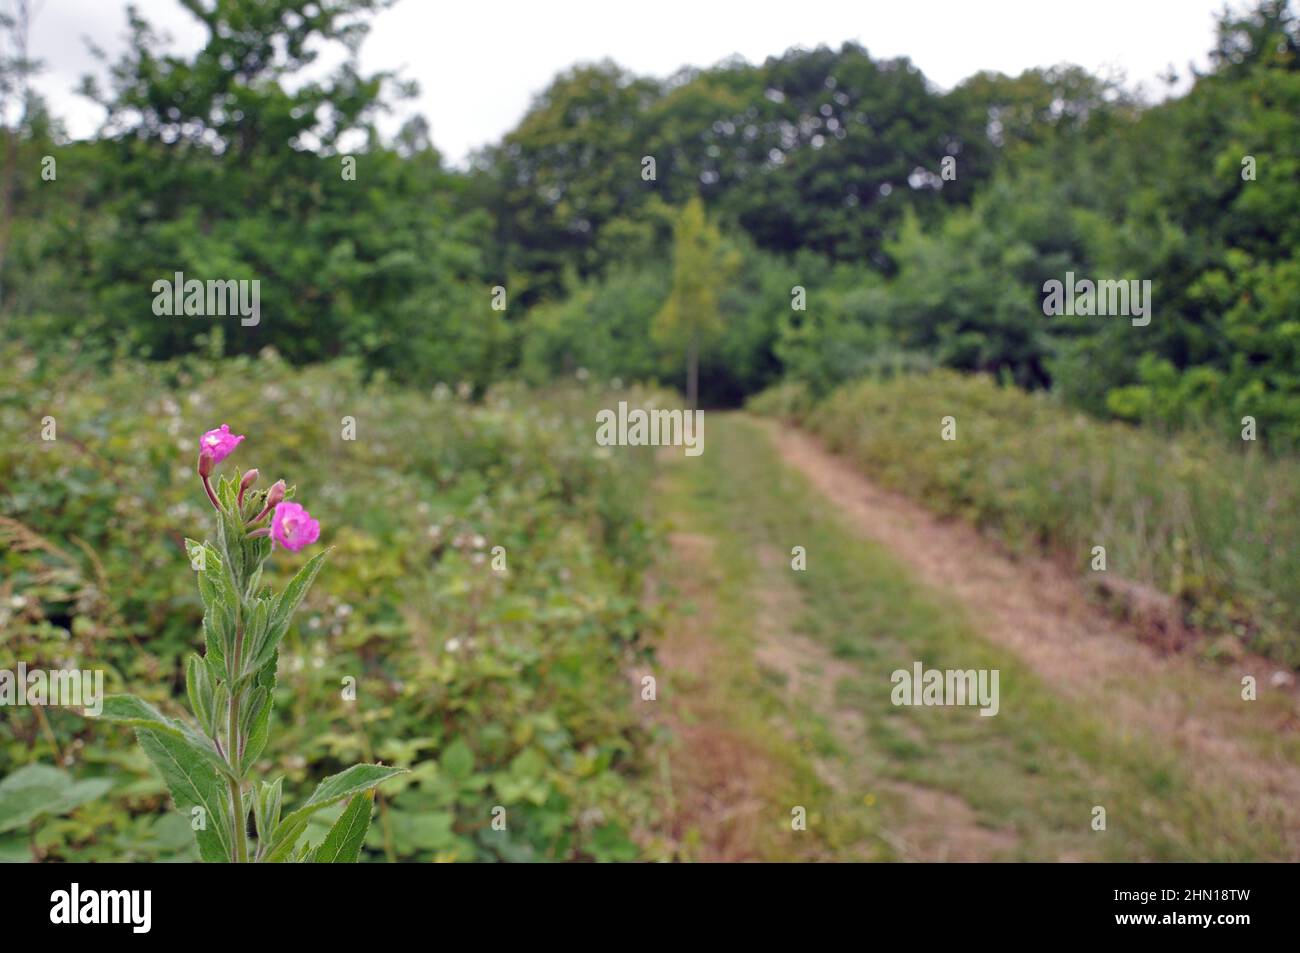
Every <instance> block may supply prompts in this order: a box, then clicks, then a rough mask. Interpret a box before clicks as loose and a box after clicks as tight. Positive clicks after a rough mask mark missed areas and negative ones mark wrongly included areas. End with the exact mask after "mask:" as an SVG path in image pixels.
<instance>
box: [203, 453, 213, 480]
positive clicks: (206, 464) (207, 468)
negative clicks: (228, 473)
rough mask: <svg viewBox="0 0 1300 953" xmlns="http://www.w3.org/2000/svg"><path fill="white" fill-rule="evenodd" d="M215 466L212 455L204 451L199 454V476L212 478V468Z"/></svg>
mask: <svg viewBox="0 0 1300 953" xmlns="http://www.w3.org/2000/svg"><path fill="white" fill-rule="evenodd" d="M215 466H216V461H215V460H213V459H212V454H210V453H208V452H207V451H206V450H204V451H202V452H201V453H200V454H199V476H201V477H203V479H205V480H206V479H207V478H208V477H210V476H212V468H213V467H215Z"/></svg>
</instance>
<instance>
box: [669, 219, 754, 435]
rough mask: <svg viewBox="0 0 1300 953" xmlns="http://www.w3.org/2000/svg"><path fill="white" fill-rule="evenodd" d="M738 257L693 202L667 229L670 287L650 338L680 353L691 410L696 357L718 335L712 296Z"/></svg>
mask: <svg viewBox="0 0 1300 953" xmlns="http://www.w3.org/2000/svg"><path fill="white" fill-rule="evenodd" d="M739 265H740V262H739V256H738V255H737V254H736V253H735V252H734V251H733V250H731V249H729V248H727V247H726V246H725V245H724V244H723V241H722V233H721V232H719V231H718V228H717V226H715V225H713V224H712V223H710V222H709V221H708V219H706V218H705V215H704V203H703V202H701V201H700V200H699V198H693V199H691V200H690V201H689V202H687V203H686V205H685V206H684V207H683V208H682V210H681V212H680V213H679V215H678V216H677V221H676V223H675V224H674V226H673V285H672V290H671V291H670V292H669V294H668V300H667V301H665V302H664V306H663V308H661V309H660V311H659V314H658V315H656V316H655V320H654V324H653V325H652V327H651V334H652V335H653V337H654V338H655V340H656V341H658V342H659V343H661V344H663V345H665V346H672V345H678V346H681V345H682V344H683V343H684V344H685V347H686V398H687V400H688V401H690V405H691V409H692V410H694V409H695V408H696V407H697V406H698V404H699V395H700V351H701V349H702V348H704V347H706V346H707V345H708V344H709V343H710V342H711V341H712V340H714V339H715V338H717V337H718V336H720V335H721V333H722V330H723V322H722V312H721V310H720V309H719V308H718V291H719V289H720V288H721V287H722V286H723V285H725V284H726V283H727V282H729V281H730V280H731V279H732V277H734V275H735V273H736V271H737V269H738V268H739Z"/></svg>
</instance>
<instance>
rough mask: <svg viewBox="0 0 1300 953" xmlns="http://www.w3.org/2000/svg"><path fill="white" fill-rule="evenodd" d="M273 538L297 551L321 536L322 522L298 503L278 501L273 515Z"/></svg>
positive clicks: (289, 548) (285, 546)
mask: <svg viewBox="0 0 1300 953" xmlns="http://www.w3.org/2000/svg"><path fill="white" fill-rule="evenodd" d="M271 538H272V539H273V540H275V541H276V542H277V543H279V544H280V545H281V546H283V547H284V548H285V549H287V550H289V551H290V552H295V553H296V552H297V551H298V550H300V549H302V548H303V547H304V546H310V545H311V544H312V543H314V542H316V540H318V539H319V538H320V522H319V521H317V520H314V519H312V518H311V514H310V513H308V512H307V510H306V509H304V508H303V507H301V506H299V505H298V504H297V503H291V502H289V501H285V502H283V503H277V504H276V506H275V515H274V516H273V517H271Z"/></svg>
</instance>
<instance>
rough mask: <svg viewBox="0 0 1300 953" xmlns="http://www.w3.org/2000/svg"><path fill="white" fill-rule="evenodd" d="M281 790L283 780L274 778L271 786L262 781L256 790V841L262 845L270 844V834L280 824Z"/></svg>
mask: <svg viewBox="0 0 1300 953" xmlns="http://www.w3.org/2000/svg"><path fill="white" fill-rule="evenodd" d="M283 788H284V778H276V779H275V783H273V784H267V783H266V782H265V781H263V782H262V783H261V785H259V787H258V789H257V814H256V817H257V839H258V841H259V842H260V843H262V844H269V843H270V841H271V832H272V831H274V830H275V827H276V825H277V824H279V823H280V801H281V799H282V797H283Z"/></svg>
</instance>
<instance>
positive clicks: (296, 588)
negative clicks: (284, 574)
mask: <svg viewBox="0 0 1300 953" xmlns="http://www.w3.org/2000/svg"><path fill="white" fill-rule="evenodd" d="M328 555H329V550H328V549H327V550H324V551H323V552H319V553H317V554H316V555H315V556H313V557H312V558H311V559H309V560H307V562H306V563H304V564H303V566H302V568H301V569H299V570H298V572H297V573H295V574H294V577H293V578H292V579H291V580H289V585H287V586H285V587H284V591H283V592H282V593H280V594H279V595H278V596H276V597H275V605H274V606H273V607H272V611H271V625H272V631H273V632H274V630H276V629H279V630H280V631H279V632H278V633H275V640H276V641H277V642H278V641H279V639H280V637H281V636H282V635H284V630H285V629H287V628H288V627H289V620H290V619H291V618H292V617H293V613H294V611H295V610H297V608H298V604H299V603H300V602H302V600H303V597H304V596H306V595H307V591H308V590H309V589H311V584H312V583H313V582H315V581H316V574H317V573H319V572H320V569H321V565H322V564H323V563H324V562H325V557H326V556H328Z"/></svg>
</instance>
